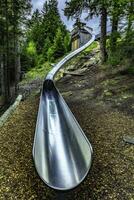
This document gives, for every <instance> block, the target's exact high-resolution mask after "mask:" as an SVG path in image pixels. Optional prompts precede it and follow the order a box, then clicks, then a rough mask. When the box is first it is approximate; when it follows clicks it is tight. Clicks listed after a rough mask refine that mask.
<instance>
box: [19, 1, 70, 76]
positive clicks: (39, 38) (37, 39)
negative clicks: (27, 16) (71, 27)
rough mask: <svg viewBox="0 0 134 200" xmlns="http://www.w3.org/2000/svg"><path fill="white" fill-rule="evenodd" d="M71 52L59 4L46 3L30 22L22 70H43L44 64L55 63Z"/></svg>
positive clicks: (23, 53) (24, 47)
mask: <svg viewBox="0 0 134 200" xmlns="http://www.w3.org/2000/svg"><path fill="white" fill-rule="evenodd" d="M69 50H70V36H69V33H68V32H67V30H66V27H65V25H64V24H63V22H62V21H61V18H60V14H59V11H58V2H57V0H49V1H46V2H45V3H44V6H43V10H42V12H41V13H40V12H39V10H36V11H35V12H34V13H33V15H32V18H31V20H28V31H27V33H26V40H25V43H24V46H23V50H22V68H23V69H24V70H29V69H30V71H31V68H37V69H42V65H43V64H44V62H46V61H49V62H54V60H55V59H57V58H59V57H60V56H63V55H64V53H66V52H68V51H69ZM26 63H27V66H26ZM32 71H34V69H32ZM29 73H30V72H29Z"/></svg>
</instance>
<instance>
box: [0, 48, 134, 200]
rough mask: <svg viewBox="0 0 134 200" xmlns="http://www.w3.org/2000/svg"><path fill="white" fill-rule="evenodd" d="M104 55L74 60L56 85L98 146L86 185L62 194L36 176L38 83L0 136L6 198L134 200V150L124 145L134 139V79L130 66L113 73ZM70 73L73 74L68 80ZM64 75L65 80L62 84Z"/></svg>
mask: <svg viewBox="0 0 134 200" xmlns="http://www.w3.org/2000/svg"><path fill="white" fill-rule="evenodd" d="M95 46H96V45H95ZM99 53H100V52H99V49H98V46H96V48H95V49H94V50H93V51H92V50H91V49H88V50H86V51H85V52H84V53H82V54H80V55H79V56H78V57H77V58H74V59H73V60H72V61H71V62H70V63H68V64H67V65H66V70H61V72H60V75H58V80H57V82H56V85H57V87H58V88H59V90H60V92H62V95H63V97H64V98H65V100H66V102H67V104H68V105H69V107H70V109H71V110H72V112H73V113H74V115H75V117H76V118H77V120H78V121H79V123H80V125H81V127H82V128H83V130H84V132H85V134H86V136H87V137H88V139H89V140H90V141H91V144H92V146H93V150H94V159H93V165H92V169H91V171H90V173H89V175H88V176H87V178H86V180H85V181H84V182H83V183H82V184H81V185H80V186H79V187H78V188H77V189H75V190H73V191H70V192H68V193H57V192H55V191H53V190H51V189H49V188H48V187H47V186H46V185H45V184H44V183H43V182H42V181H41V180H40V178H39V177H38V175H37V173H36V172H35V168H34V164H33V160H32V156H31V149H32V143H33V137H34V130H35V123H36V116H37V109H38V103H39V96H40V93H39V88H40V87H41V84H39V85H38V84H35V85H34V86H36V85H37V87H36V88H35V87H34V92H33V93H29V97H28V96H27V97H26V99H25V100H24V101H23V102H22V103H21V105H20V106H19V108H18V109H17V110H16V111H15V113H14V114H13V116H11V117H10V119H9V120H8V121H7V123H6V124H5V125H4V126H3V127H2V128H1V131H0V137H1V141H2V145H1V160H2V164H3V167H2V169H3V170H2V174H1V182H2V188H1V196H0V199H15V198H16V199H21V200H23V199H24V200H25V199H30V200H32V199H34V200H36V199H49V200H54V199H58V200H59V199H68V200H69V199H74V200H76V199H77V200H87V199H88V200H90V199H92V200H93V199H100V200H102V199H104V200H109V199H117V200H118V199H119V200H120V199H127V200H132V199H133V198H134V181H133V176H132V174H133V155H134V146H133V145H131V144H127V143H125V142H124V140H123V138H124V136H129V137H133V132H134V119H133V114H134V90H133V87H134V82H133V76H132V75H130V74H129V73H126V67H125V65H124V66H120V67H118V68H113V69H112V70H111V68H110V67H108V66H102V65H101V64H100V61H99ZM92 56H93V57H92ZM90 57H91V59H89V58H90ZM66 71H67V72H68V73H70V72H71V73H72V72H73V73H72V74H73V75H69V74H67V75H64V76H63V74H66ZM74 74H75V75H74ZM60 76H63V77H62V78H61V79H59V77H60ZM35 82H36V80H35ZM40 82H41V80H40ZM31 85H33V84H31ZM28 86H29V85H27V84H26V85H25V88H27V87H28ZM18 152H19V153H18Z"/></svg>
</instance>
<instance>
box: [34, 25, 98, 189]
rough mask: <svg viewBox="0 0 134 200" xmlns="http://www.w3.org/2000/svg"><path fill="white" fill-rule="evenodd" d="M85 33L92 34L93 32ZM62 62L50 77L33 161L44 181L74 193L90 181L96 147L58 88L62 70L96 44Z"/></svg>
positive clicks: (77, 51) (45, 82)
mask: <svg viewBox="0 0 134 200" xmlns="http://www.w3.org/2000/svg"><path fill="white" fill-rule="evenodd" d="M85 30H87V31H88V32H89V34H91V33H90V32H91V31H90V30H89V29H88V28H87V27H85ZM91 36H92V37H91V40H90V41H89V42H88V43H86V44H85V45H84V46H82V47H81V48H79V49H77V50H75V51H74V52H72V53H70V54H69V55H68V56H66V57H65V58H64V59H63V60H61V61H60V62H59V63H58V64H57V65H56V66H55V67H54V68H53V69H52V70H51V71H50V73H49V74H48V75H47V77H46V79H45V81H44V84H43V90H42V94H41V97H40V105H39V111H38V117H37V124H36V130H35V138H34V145H33V159H34V162H35V167H36V170H37V172H38V174H39V176H40V178H41V179H42V180H43V181H44V182H45V183H46V184H47V185H48V186H49V187H51V188H53V189H56V190H62V191H64V190H70V189H73V188H75V187H76V186H78V185H79V184H80V183H81V182H82V181H83V179H84V178H85V177H86V175H87V173H88V172H89V169H90V167H91V162H92V153H93V151H92V146H91V144H90V142H89V141H88V139H87V138H86V136H85V134H84V132H83V131H82V129H81V127H80V126H79V124H78V122H77V120H76V119H75V117H74V115H73V114H72V112H71V111H70V109H69V107H68V106H67V104H66V102H65V101H64V99H63V97H62V96H61V95H60V93H59V91H58V90H57V88H56V86H55V84H54V81H53V80H54V77H55V75H56V73H57V72H58V71H59V69H60V68H61V67H62V66H63V65H64V64H65V63H66V62H67V61H69V60H70V59H71V58H72V57H74V56H75V55H77V54H78V53H80V52H81V51H83V50H84V49H85V48H87V47H88V46H89V45H90V44H91V43H92V42H93V41H94V40H95V35H93V34H92V35H91Z"/></svg>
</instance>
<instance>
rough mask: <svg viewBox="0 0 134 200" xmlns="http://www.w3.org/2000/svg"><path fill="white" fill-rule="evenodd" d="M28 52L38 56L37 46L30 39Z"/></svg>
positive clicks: (30, 54)
mask: <svg viewBox="0 0 134 200" xmlns="http://www.w3.org/2000/svg"><path fill="white" fill-rule="evenodd" d="M26 52H27V54H28V55H29V56H36V46H35V43H34V42H33V41H30V42H29V43H28V46H27V48H26Z"/></svg>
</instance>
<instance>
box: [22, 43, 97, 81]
mask: <svg viewBox="0 0 134 200" xmlns="http://www.w3.org/2000/svg"><path fill="white" fill-rule="evenodd" d="M97 46H98V42H97V41H95V42H93V43H92V44H91V45H90V46H89V47H87V48H86V50H84V51H83V52H82V54H83V53H84V54H88V53H91V51H92V50H93V49H95V48H97ZM69 53H70V52H69ZM66 55H68V53H67V54H66ZM66 55H64V56H62V57H61V58H58V59H56V60H55V63H58V62H59V61H60V60H61V59H63V58H64V57H65V56H66ZM76 58H77V57H76ZM50 70H51V63H50V62H48V61H46V62H45V63H44V64H42V65H39V67H38V66H37V67H35V68H32V69H30V70H29V71H28V72H27V73H26V74H25V78H24V79H23V81H22V83H27V82H29V81H31V80H34V79H37V78H44V77H45V76H46V75H47V73H48V72H49V71H50Z"/></svg>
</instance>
